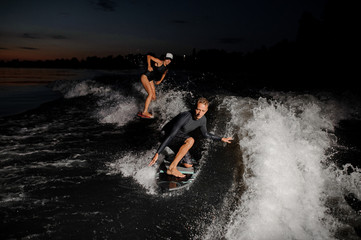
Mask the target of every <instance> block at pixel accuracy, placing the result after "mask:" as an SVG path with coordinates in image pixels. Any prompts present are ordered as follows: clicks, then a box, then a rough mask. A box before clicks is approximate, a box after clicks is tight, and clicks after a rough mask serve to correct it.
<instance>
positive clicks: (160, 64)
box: [138, 53, 173, 118]
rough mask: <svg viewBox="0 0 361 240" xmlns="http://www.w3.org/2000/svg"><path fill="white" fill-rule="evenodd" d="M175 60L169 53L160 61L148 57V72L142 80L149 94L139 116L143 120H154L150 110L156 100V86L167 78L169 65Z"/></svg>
mask: <svg viewBox="0 0 361 240" xmlns="http://www.w3.org/2000/svg"><path fill="white" fill-rule="evenodd" d="M172 60H173V54H171V53H167V54H166V55H165V58H164V60H160V59H158V58H156V57H153V56H151V55H147V64H148V66H147V71H146V72H145V73H143V74H142V76H141V77H140V80H141V82H142V84H143V86H144V88H145V90H146V91H147V93H148V96H147V99H146V100H145V104H144V109H143V112H139V113H138V116H140V117H142V118H153V115H152V114H150V113H149V112H148V108H149V105H150V102H151V101H155V100H156V94H155V86H154V81H155V84H156V85H159V84H160V83H161V82H162V81H163V80H164V78H165V75H166V74H167V72H168V65H169V64H170V63H171V61H172Z"/></svg>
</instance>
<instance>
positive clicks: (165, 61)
mask: <svg viewBox="0 0 361 240" xmlns="http://www.w3.org/2000/svg"><path fill="white" fill-rule="evenodd" d="M171 61H172V60H170V59H168V58H167V59H166V60H164V63H165V65H168V64H169V63H170V62H171Z"/></svg>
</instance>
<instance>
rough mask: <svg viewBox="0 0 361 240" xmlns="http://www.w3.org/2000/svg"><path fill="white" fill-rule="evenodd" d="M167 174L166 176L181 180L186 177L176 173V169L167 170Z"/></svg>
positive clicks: (178, 172)
mask: <svg viewBox="0 0 361 240" xmlns="http://www.w3.org/2000/svg"><path fill="white" fill-rule="evenodd" d="M167 174H168V175H173V176H175V177H179V178H182V177H185V176H186V175H184V174H183V173H181V172H180V171H178V170H177V168H173V169H168V170H167Z"/></svg>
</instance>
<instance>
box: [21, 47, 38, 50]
mask: <svg viewBox="0 0 361 240" xmlns="http://www.w3.org/2000/svg"><path fill="white" fill-rule="evenodd" d="M19 48H20V49H25V50H39V48H33V47H19Z"/></svg>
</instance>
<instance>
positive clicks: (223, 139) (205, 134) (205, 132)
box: [201, 121, 233, 143]
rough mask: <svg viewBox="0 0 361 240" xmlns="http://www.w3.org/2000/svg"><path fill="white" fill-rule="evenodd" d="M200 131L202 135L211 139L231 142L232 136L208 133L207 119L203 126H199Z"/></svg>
mask: <svg viewBox="0 0 361 240" xmlns="http://www.w3.org/2000/svg"><path fill="white" fill-rule="evenodd" d="M201 132H202V134H203V136H204V137H206V138H210V139H212V140H216V141H222V142H225V143H231V141H232V140H233V138H232V137H227V138H222V137H219V136H217V135H214V134H211V133H209V132H208V131H207V121H205V122H204V124H203V126H202V127H201Z"/></svg>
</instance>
